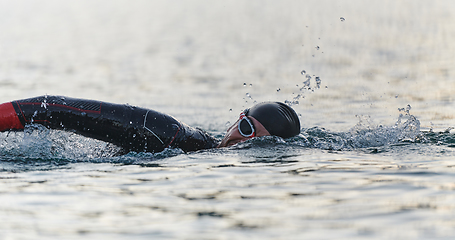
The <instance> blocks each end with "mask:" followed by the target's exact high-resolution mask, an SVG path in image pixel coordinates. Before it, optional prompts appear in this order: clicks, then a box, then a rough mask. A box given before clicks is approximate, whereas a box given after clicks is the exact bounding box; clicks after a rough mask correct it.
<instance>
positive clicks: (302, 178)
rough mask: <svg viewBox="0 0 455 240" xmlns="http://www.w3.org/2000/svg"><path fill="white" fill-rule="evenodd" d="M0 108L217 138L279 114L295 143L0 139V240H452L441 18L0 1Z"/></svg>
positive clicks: (449, 119)
mask: <svg viewBox="0 0 455 240" xmlns="http://www.w3.org/2000/svg"><path fill="white" fill-rule="evenodd" d="M0 29H1V33H0V56H1V58H0V102H9V101H12V100H16V99H22V98H29V97H34V96H39V95H44V94H50V95H51V94H52V95H66V96H70V97H77V98H88V99H96V100H102V101H108V102H115V103H128V104H131V105H137V106H141V107H147V108H151V109H154V110H158V111H161V112H165V113H168V114H171V115H173V116H175V117H176V118H178V119H180V120H181V121H183V122H185V123H187V124H189V125H191V126H194V127H200V128H202V129H204V130H206V131H208V132H209V133H211V134H213V135H214V136H216V137H218V138H221V137H222V136H223V134H224V132H225V130H226V129H227V127H228V126H229V124H230V123H232V122H234V121H235V120H236V119H237V117H238V114H239V113H240V112H241V111H242V110H243V109H245V108H247V107H251V106H252V105H253V104H254V103H256V102H261V101H267V100H271V101H282V102H287V103H288V104H290V105H292V107H293V108H294V109H295V110H296V111H297V112H298V114H299V115H300V120H301V125H302V131H301V134H300V135H299V136H297V137H295V138H292V139H287V140H286V141H284V140H282V139H279V138H273V137H268V138H267V137H266V138H263V139H253V140H251V141H248V142H244V143H241V144H239V145H236V146H234V147H231V148H225V149H213V150H207V151H199V152H193V153H188V154H185V153H182V152H181V151H180V150H178V149H167V150H165V151H164V152H162V153H157V154H148V153H147V154H146V153H129V154H127V155H124V156H114V154H115V152H116V151H117V150H118V149H116V148H115V147H113V146H111V145H109V144H106V143H103V142H99V141H95V140H92V139H87V138H83V137H80V136H77V135H74V134H71V133H67V132H63V131H50V130H48V129H45V128H42V127H38V126H29V127H27V128H26V131H25V132H11V133H6V132H5V133H0V160H1V161H0V203H1V204H0V238H1V239H81V238H84V239H333V238H336V239H367V238H368V239H436V238H437V239H452V238H453V237H455V183H454V177H455V135H454V133H453V131H451V130H452V129H451V128H452V127H454V126H455V106H454V105H455V104H454V100H455V97H453V92H454V91H455V81H454V78H455V68H454V66H455V58H454V57H453V56H454V55H455V2H454V1H448V0H447V1H424V0H419V1H415V0H413V1H411V0H403V1H392V0H382V1H360V0H352V1H324V0H322V1H320V0H318V1H316V0H314V1H297V0H295V1H263V0H261V1H259V0H253V1H251V0H250V1H237V0H234V1H219V2H215V1H208V0H189V1H164V0H163V1H147V0H137V1H126V0H109V1H108V0H90V1H89V0H82V1H72V2H69V1H66V2H64V1H58V0H43V1H31V0H30V1H26V0H21V1H6V0H0Z"/></svg>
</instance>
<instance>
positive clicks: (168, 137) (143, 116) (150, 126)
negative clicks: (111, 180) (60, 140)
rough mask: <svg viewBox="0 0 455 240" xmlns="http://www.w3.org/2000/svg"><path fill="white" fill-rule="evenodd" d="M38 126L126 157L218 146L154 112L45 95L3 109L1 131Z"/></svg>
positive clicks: (126, 106) (200, 134)
mask: <svg viewBox="0 0 455 240" xmlns="http://www.w3.org/2000/svg"><path fill="white" fill-rule="evenodd" d="M30 123H37V124H41V125H44V126H46V127H49V128H52V129H63V130H69V131H74V132H76V133H77V134H80V135H83V136H87V137H90V138H95V139H99V140H102V141H106V142H110V143H113V144H115V145H117V146H120V147H121V148H123V150H124V151H125V152H129V151H136V152H144V151H146V152H160V151H163V150H164V149H165V148H168V147H173V148H180V149H182V150H183V151H185V152H187V151H196V150H200V149H208V148H214V147H216V146H217V145H218V141H217V140H216V139H215V138H213V137H211V136H210V135H208V134H207V133H206V132H204V131H202V130H200V129H195V128H192V127H190V126H188V125H186V124H184V123H182V122H180V121H178V120H177V119H175V118H174V117H172V116H169V115H166V114H162V113H159V112H156V111H153V110H150V109H144V108H139V107H133V106H129V105H121V104H112V103H106V102H100V101H94V100H84V99H75V98H68V97H61V96H40V97H35V98H30V99H23V100H17V101H13V102H9V103H4V104H1V105H0V131H7V130H13V129H23V128H24V126H25V125H26V124H30Z"/></svg>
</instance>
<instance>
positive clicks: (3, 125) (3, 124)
mask: <svg viewBox="0 0 455 240" xmlns="http://www.w3.org/2000/svg"><path fill="white" fill-rule="evenodd" d="M13 129H24V126H22V124H21V122H20V121H19V117H18V116H17V114H16V111H15V110H14V107H13V104H11V103H10V102H9V103H3V104H0V132H1V131H7V130H13Z"/></svg>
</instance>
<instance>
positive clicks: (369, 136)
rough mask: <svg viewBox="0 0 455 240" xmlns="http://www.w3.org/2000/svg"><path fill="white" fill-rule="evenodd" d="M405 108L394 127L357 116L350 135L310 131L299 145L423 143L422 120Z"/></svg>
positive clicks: (339, 146) (334, 146)
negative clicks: (356, 121)
mask: <svg viewBox="0 0 455 240" xmlns="http://www.w3.org/2000/svg"><path fill="white" fill-rule="evenodd" d="M403 109H404V111H405V112H406V114H405V115H403V114H400V115H399V117H398V119H397V121H396V123H395V124H394V125H393V126H382V125H375V124H374V123H373V121H372V120H371V118H370V117H368V116H358V117H359V122H358V123H357V124H356V125H355V126H354V127H353V128H351V129H350V130H349V131H348V132H340V133H334V132H330V131H328V130H325V129H324V128H320V127H313V128H308V129H304V130H303V131H302V133H301V134H300V136H299V137H298V138H299V140H298V141H297V143H299V144H300V145H302V146H306V147H313V148H321V149H326V150H354V149H362V148H371V147H383V146H387V145H391V144H397V143H400V142H411V143H412V142H418V141H423V140H424V139H425V137H424V135H423V134H422V132H421V131H420V121H419V120H418V119H417V118H416V117H415V116H413V115H411V114H410V113H409V110H410V109H411V108H410V106H409V105H408V107H407V108H403Z"/></svg>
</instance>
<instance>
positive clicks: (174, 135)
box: [165, 125, 181, 148]
mask: <svg viewBox="0 0 455 240" xmlns="http://www.w3.org/2000/svg"><path fill="white" fill-rule="evenodd" d="M177 127H178V128H179V129H178V130H177V132H176V133H175V135H174V137H173V138H172V140H171V142H170V143H169V144H168V145H167V146H166V147H165V148H168V147H169V146H171V144H172V142H174V140H175V138H176V137H177V134H178V133H179V132H180V129H181V128H180V126H179V125H177Z"/></svg>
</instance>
